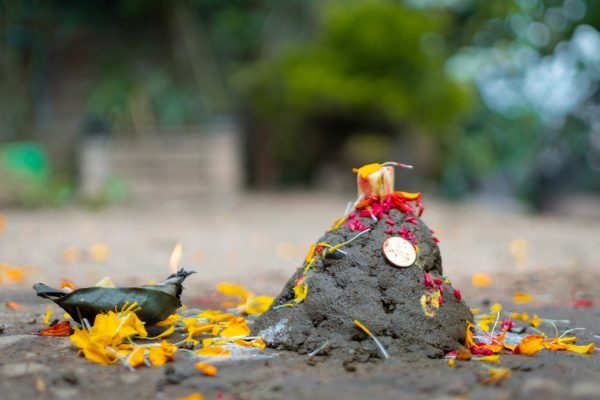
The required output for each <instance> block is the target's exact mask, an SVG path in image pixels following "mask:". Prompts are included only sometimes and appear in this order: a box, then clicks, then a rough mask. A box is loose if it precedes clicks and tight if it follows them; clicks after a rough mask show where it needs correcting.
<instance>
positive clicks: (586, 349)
mask: <svg viewBox="0 0 600 400" xmlns="http://www.w3.org/2000/svg"><path fill="white" fill-rule="evenodd" d="M567 350H568V351H572V352H574V353H579V354H591V353H593V352H594V351H595V350H596V346H595V345H594V343H590V344H588V345H585V346H576V345H574V344H567Z"/></svg>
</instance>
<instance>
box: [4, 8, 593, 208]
mask: <svg viewBox="0 0 600 400" xmlns="http://www.w3.org/2000/svg"><path fill="white" fill-rule="evenodd" d="M0 24H1V27H2V29H1V31H0V68H1V73H0V99H1V104H2V107H0V203H4V204H21V205H47V204H65V203H69V202H70V201H72V200H74V199H81V198H83V199H85V200H86V201H90V202H92V203H93V204H104V203H106V202H115V201H123V200H124V199H127V198H130V197H132V196H133V197H135V196H136V195H137V196H138V197H140V196H141V197H144V196H147V197H152V196H153V193H154V192H153V187H161V186H164V185H170V186H169V190H168V192H169V194H170V195H173V194H174V193H179V194H180V195H182V196H184V197H185V196H190V197H191V198H197V197H199V196H203V195H206V193H205V192H203V191H202V190H190V187H192V186H198V187H206V186H207V184H209V185H210V187H211V189H210V190H207V191H208V192H209V193H212V194H214V193H216V192H218V193H230V192H231V193H233V192H235V191H237V190H239V189H241V188H261V189H264V188H267V189H273V188H281V187H317V188H325V187H328V188H334V189H336V190H337V189H344V188H346V187H350V188H351V187H352V182H348V185H346V184H340V182H341V181H344V182H345V181H348V179H347V174H348V172H349V168H351V167H353V166H359V165H360V164H362V163H367V162H375V161H385V160H392V159H394V160H398V161H402V162H406V163H411V164H415V165H416V166H418V168H417V170H416V173H415V174H412V175H411V177H410V178H407V179H412V181H406V185H405V186H406V188H407V189H410V190H419V189H423V188H428V190H436V191H437V192H438V193H439V194H440V195H442V196H446V197H449V198H454V199H460V198H465V197H466V196H469V195H486V196H490V197H498V198H501V197H505V198H510V199H519V200H521V201H523V202H525V203H526V204H529V205H530V206H531V209H535V210H544V209H545V208H547V207H550V206H551V203H552V200H553V199H555V198H560V197H561V196H567V195H569V196H570V195H572V194H573V193H580V192H584V193H597V192H598V191H600V179H599V175H600V174H599V172H600V86H599V82H600V33H599V32H598V29H599V28H600V4H599V3H598V2H597V1H594V0H503V1H486V0H405V1H391V0H390V1H384V0H381V1H375V0H373V1H370V0H363V1H358V0H344V1H336V0H319V1H317V0H277V1H275V0H228V1H223V0H188V1H176V2H166V1H158V0H146V1H141V0H119V1H117V0H104V1H98V0H88V1H85V2H77V1H58V0H54V1H52V0H49V1H39V0H38V1H36V0H21V1H18V0H3V1H0ZM223 138H225V139H223ZM211 177H213V178H214V177H216V178H214V181H211V180H210V179H211ZM340 177H341V178H340ZM403 179H404V176H403ZM207 182H208V183H207ZM223 182H230V184H223ZM221 186H222V188H221V190H216V191H215V190H213V189H214V188H216V187H221ZM158 191H162V192H164V191H165V190H164V188H163V189H159V190H158Z"/></svg>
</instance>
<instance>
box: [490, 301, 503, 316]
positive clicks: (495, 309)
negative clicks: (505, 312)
mask: <svg viewBox="0 0 600 400" xmlns="http://www.w3.org/2000/svg"><path fill="white" fill-rule="evenodd" d="M500 311H502V304H500V303H495V304H493V305H492V306H491V307H490V312H493V313H494V314H498V313H499V312H500Z"/></svg>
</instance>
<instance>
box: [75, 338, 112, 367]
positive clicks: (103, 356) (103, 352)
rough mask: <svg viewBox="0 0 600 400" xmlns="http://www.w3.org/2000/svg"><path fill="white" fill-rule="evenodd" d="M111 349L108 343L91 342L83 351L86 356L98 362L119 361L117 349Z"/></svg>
mask: <svg viewBox="0 0 600 400" xmlns="http://www.w3.org/2000/svg"><path fill="white" fill-rule="evenodd" d="M109 349H110V347H107V346H106V345H103V344H100V343H96V342H90V343H89V344H88V345H87V346H85V347H84V348H83V350H82V352H83V355H84V357H85V358H87V359H88V360H90V361H92V362H95V363H97V364H113V363H114V362H116V361H117V356H116V351H115V350H113V351H112V352H111V351H109Z"/></svg>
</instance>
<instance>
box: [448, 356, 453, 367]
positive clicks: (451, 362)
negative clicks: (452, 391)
mask: <svg viewBox="0 0 600 400" xmlns="http://www.w3.org/2000/svg"><path fill="white" fill-rule="evenodd" d="M454 364H455V361H454V359H453V358H449V359H448V366H449V367H454Z"/></svg>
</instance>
